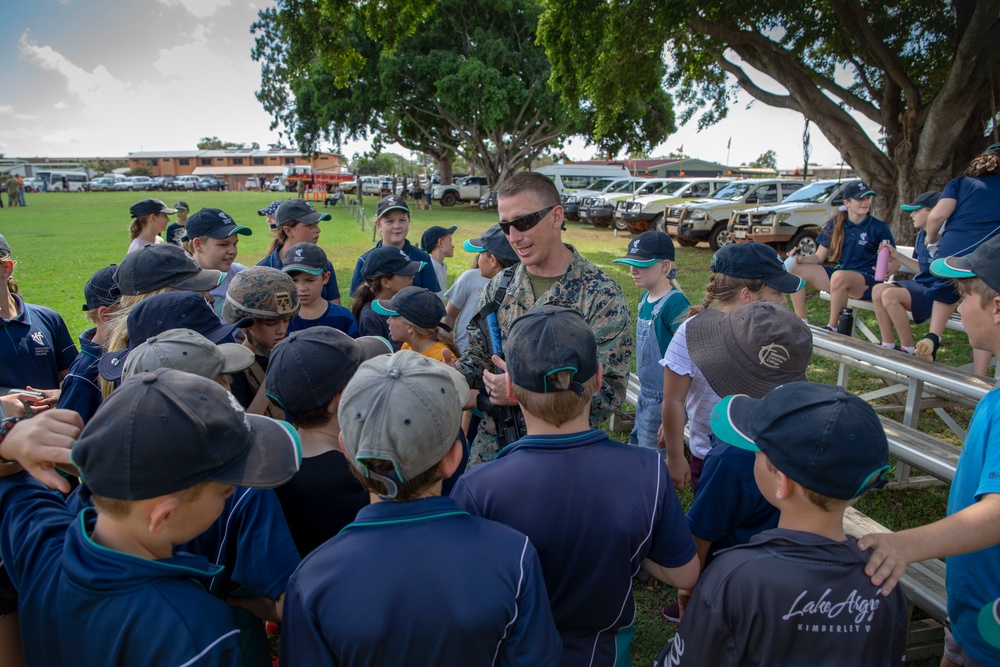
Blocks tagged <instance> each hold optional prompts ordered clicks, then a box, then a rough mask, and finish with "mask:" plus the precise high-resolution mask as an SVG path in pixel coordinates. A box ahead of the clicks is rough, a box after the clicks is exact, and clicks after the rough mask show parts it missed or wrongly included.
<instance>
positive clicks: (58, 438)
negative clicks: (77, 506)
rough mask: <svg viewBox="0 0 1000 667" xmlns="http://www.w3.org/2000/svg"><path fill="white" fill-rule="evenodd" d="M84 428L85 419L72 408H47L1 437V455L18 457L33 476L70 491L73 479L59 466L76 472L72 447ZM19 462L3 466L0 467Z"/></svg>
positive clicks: (56, 487)
mask: <svg viewBox="0 0 1000 667" xmlns="http://www.w3.org/2000/svg"><path fill="white" fill-rule="evenodd" d="M81 430H83V420H82V419H81V418H80V415H79V414H77V413H76V412H74V411H72V410H55V409H53V410H47V411H45V412H44V413H42V414H40V415H38V416H37V417H33V418H31V419H23V420H21V421H19V422H17V423H16V424H14V425H13V427H12V428H11V429H10V431H8V433H7V436H6V437H5V438H4V439H3V440H2V441H0V458H4V459H7V460H8V461H17V462H18V463H19V464H20V465H21V466H23V468H24V469H25V470H27V471H28V473H29V474H31V476H32V477H34V478H35V479H37V480H38V481H40V482H41V483H43V484H45V485H46V486H48V487H49V488H52V489H57V490H59V491H62V492H63V493H69V492H70V488H69V483H68V482H67V481H66V479H65V478H63V476H62V475H60V474H59V473H58V472H56V470H55V468H56V466H60V467H65V468H66V469H67V470H70V471H72V472H73V473H74V474H78V473H76V468H74V467H73V461H72V460H71V459H70V448H72V446H73V443H74V442H76V439H77V438H78V437H80V431H81ZM4 468H9V469H11V470H15V469H18V467H17V466H0V470H3V469H4Z"/></svg>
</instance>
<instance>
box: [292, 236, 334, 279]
mask: <svg viewBox="0 0 1000 667" xmlns="http://www.w3.org/2000/svg"><path fill="white" fill-rule="evenodd" d="M281 262H282V264H283V266H282V268H281V270H282V271H284V272H285V273H293V272H300V273H308V274H310V275H314V276H318V275H320V274H321V273H323V272H324V271H326V264H327V260H326V253H325V252H323V249H322V248H320V247H319V246H318V245H316V244H315V243H296V244H295V245H293V246H292V247H291V248H289V249H288V252H286V253H285V256H284V257H282V258H281Z"/></svg>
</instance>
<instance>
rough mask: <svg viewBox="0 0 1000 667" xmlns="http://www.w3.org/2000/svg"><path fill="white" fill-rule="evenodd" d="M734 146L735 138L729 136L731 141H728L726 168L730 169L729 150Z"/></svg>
mask: <svg viewBox="0 0 1000 667" xmlns="http://www.w3.org/2000/svg"><path fill="white" fill-rule="evenodd" d="M732 147H733V138H732V137H729V141H728V142H726V169H729V150H730V149H731V148H732Z"/></svg>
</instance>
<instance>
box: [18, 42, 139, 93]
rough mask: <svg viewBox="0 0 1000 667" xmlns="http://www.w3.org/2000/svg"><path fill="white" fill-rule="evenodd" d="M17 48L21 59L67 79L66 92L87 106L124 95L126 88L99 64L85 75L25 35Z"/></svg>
mask: <svg viewBox="0 0 1000 667" xmlns="http://www.w3.org/2000/svg"><path fill="white" fill-rule="evenodd" d="M18 45H19V47H20V52H21V56H22V57H24V58H26V59H28V60H29V61H31V62H34V63H35V64H36V65H38V66H39V67H41V68H42V69H46V70H49V71H52V72H57V73H59V74H61V75H62V76H63V78H65V79H66V87H67V89H68V90H69V92H71V93H73V94H74V95H76V96H77V97H79V98H80V99H81V100H82V101H83V102H84V103H85V104H86V105H87V106H88V107H89V106H99V105H100V104H101V100H109V99H114V98H118V97H122V96H125V95H127V91H128V86H127V85H126V84H125V83H124V82H122V81H119V80H118V79H116V78H115V77H114V76H112V75H111V73H110V72H109V71H108V70H107V68H106V67H104V65H98V66H97V67H95V68H94V70H93V71H92V72H87V71H86V70H84V69H82V68H80V67H78V66H77V65H75V64H73V63H72V62H70V61H69V59H67V58H66V57H65V56H63V55H62V54H61V53H59V52H58V51H56V50H55V49H53V48H52V47H50V46H39V45H38V44H37V43H36V42H35V41H34V40H32V39H30V38H29V37H28V33H24V34H22V35H21V39H20V40H19V41H18Z"/></svg>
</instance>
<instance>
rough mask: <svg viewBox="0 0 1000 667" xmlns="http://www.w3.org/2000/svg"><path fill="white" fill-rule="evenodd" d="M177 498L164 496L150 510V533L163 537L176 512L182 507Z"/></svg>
mask: <svg viewBox="0 0 1000 667" xmlns="http://www.w3.org/2000/svg"><path fill="white" fill-rule="evenodd" d="M180 505H181V501H180V499H179V498H178V497H177V496H162V497H161V498H158V499H157V500H156V501H155V503H154V504H153V506H152V508H151V509H150V510H149V532H150V533H152V534H154V535H161V534H162V533H163V532H164V531H165V530H166V529H167V527H168V526H169V524H170V518H171V517H172V516H173V514H174V511H175V510H176V509H177V508H178V507H180Z"/></svg>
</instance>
